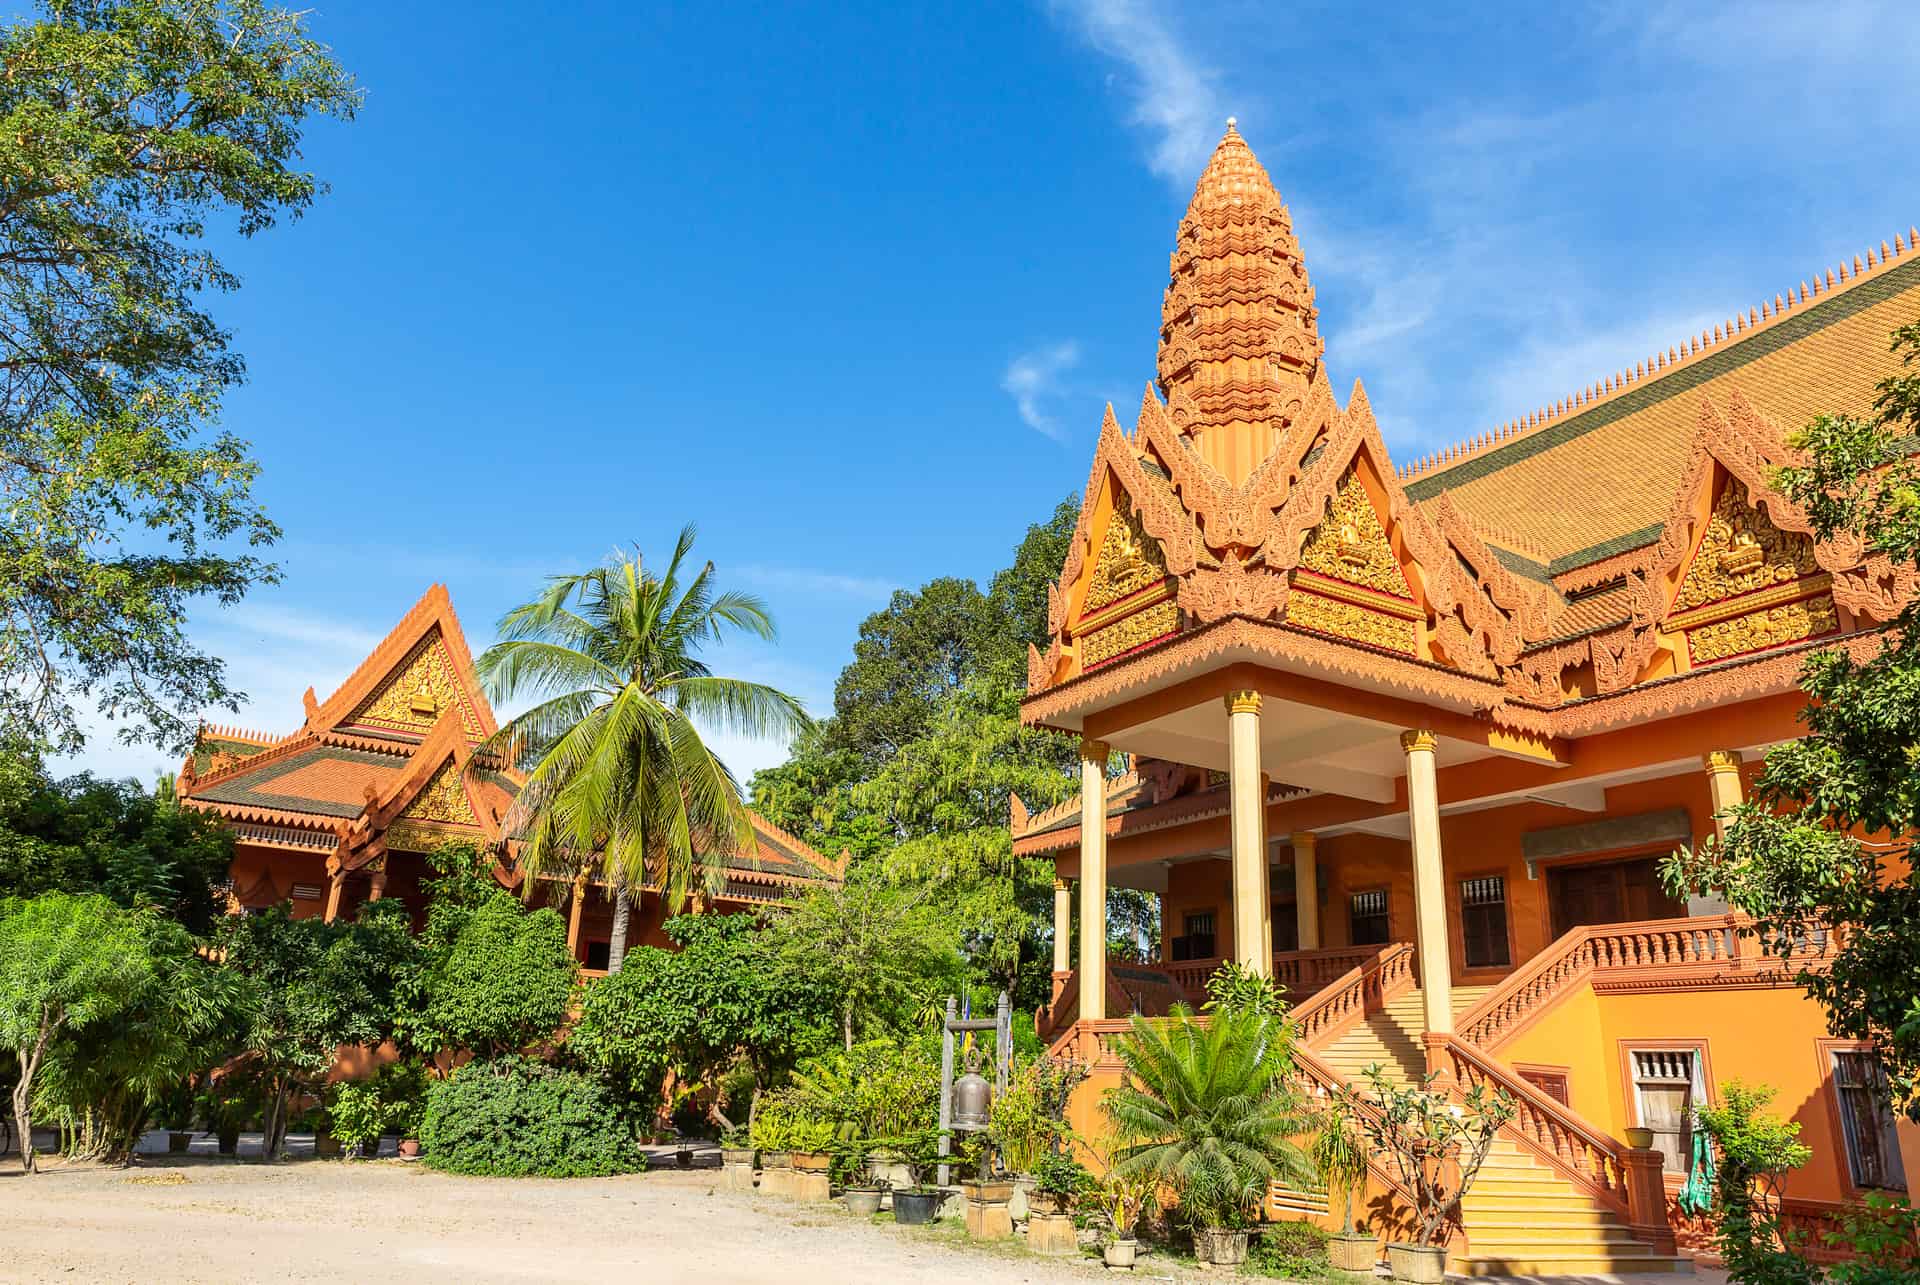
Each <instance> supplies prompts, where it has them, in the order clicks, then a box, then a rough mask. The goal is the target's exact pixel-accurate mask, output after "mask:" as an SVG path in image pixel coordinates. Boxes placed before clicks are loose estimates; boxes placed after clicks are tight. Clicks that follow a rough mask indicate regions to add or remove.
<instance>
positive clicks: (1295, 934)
mask: <svg viewBox="0 0 1920 1285" xmlns="http://www.w3.org/2000/svg"><path fill="white" fill-rule="evenodd" d="M1267 912H1268V913H1269V914H1271V915H1272V916H1273V953H1274V954H1276V955H1285V954H1288V953H1290V952H1292V951H1296V950H1299V949H1300V908H1299V907H1298V906H1296V905H1295V904H1294V901H1293V898H1292V897H1288V898H1287V899H1286V900H1285V901H1276V902H1274V903H1273V904H1271V905H1270V906H1268V907H1267Z"/></svg>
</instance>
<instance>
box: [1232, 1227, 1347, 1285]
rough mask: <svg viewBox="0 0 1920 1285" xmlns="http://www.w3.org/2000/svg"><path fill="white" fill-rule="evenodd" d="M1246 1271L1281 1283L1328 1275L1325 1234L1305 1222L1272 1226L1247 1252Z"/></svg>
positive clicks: (1262, 1232) (1264, 1231)
mask: <svg viewBox="0 0 1920 1285" xmlns="http://www.w3.org/2000/svg"><path fill="white" fill-rule="evenodd" d="M1247 1267H1248V1269H1249V1270H1251V1271H1253V1272H1255V1273H1257V1274H1258V1275H1261V1276H1278V1277H1280V1278H1282V1279H1284V1280H1314V1279H1317V1278H1319V1277H1321V1276H1324V1275H1325V1274H1326V1272H1327V1233H1326V1232H1324V1231H1322V1230H1321V1229H1320V1228H1318V1227H1315V1226H1314V1225H1313V1224H1312V1223H1308V1222H1283V1223H1273V1224H1271V1225H1270V1226H1268V1227H1266V1228H1265V1229H1264V1230H1262V1231H1261V1233H1260V1237H1259V1239H1258V1240H1256V1241H1255V1242H1254V1243H1253V1245H1252V1246H1251V1247H1250V1248H1249V1249H1248V1251H1247Z"/></svg>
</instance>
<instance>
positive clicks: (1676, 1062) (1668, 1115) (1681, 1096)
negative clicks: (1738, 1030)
mask: <svg viewBox="0 0 1920 1285" xmlns="http://www.w3.org/2000/svg"><path fill="white" fill-rule="evenodd" d="M1695 1056H1697V1055H1696V1054H1695V1053H1694V1052H1693V1051H1692V1050H1690V1049H1648V1050H1636V1051H1635V1052H1634V1055H1633V1092H1634V1098H1635V1101H1636V1104H1637V1105H1638V1107H1639V1109H1640V1123H1641V1125H1642V1126H1644V1127H1645V1128H1648V1129H1651V1130H1653V1147H1654V1150H1656V1151H1658V1152H1659V1153H1660V1155H1661V1157H1662V1166H1661V1167H1662V1168H1664V1169H1665V1170H1666V1171H1667V1172H1668V1173H1685V1172H1686V1171H1687V1167H1688V1166H1689V1165H1690V1164H1691V1163H1692V1160H1693V1105H1694V1104H1693V1059H1694V1058H1695Z"/></svg>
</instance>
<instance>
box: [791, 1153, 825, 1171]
mask: <svg viewBox="0 0 1920 1285" xmlns="http://www.w3.org/2000/svg"><path fill="white" fill-rule="evenodd" d="M831 1163H832V1158H831V1157H830V1156H828V1155H827V1153H826V1152H824V1151H796V1152H794V1153H793V1167H794V1168H795V1169H798V1170H800V1171H801V1172H802V1173H825V1172H826V1171H827V1166H828V1165H829V1164H831Z"/></svg>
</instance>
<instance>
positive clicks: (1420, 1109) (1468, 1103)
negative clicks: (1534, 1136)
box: [1343, 1066, 1514, 1285]
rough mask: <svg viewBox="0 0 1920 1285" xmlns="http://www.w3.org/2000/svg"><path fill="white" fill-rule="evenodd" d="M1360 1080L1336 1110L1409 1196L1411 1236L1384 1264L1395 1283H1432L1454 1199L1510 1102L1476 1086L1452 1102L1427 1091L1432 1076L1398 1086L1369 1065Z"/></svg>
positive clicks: (1454, 1214) (1442, 1267)
mask: <svg viewBox="0 0 1920 1285" xmlns="http://www.w3.org/2000/svg"><path fill="white" fill-rule="evenodd" d="M1366 1079H1367V1088H1366V1089H1365V1090H1363V1091H1362V1092H1361V1093H1360V1094H1358V1095H1355V1094H1349V1095H1348V1096H1347V1097H1346V1098H1345V1099H1343V1103H1344V1106H1345V1108H1346V1110H1347V1112H1348V1114H1349V1115H1350V1117H1351V1118H1352V1119H1353V1120H1354V1121H1355V1122H1356V1123H1357V1124H1358V1125H1359V1127H1360V1128H1361V1130H1362V1131H1363V1132H1364V1133H1365V1135H1366V1137H1367V1140H1368V1141H1369V1142H1370V1143H1371V1144H1372V1146H1373V1150H1374V1153H1375V1154H1376V1155H1379V1156H1380V1157H1381V1158H1382V1159H1384V1160H1385V1161H1386V1162H1387V1163H1388V1164H1389V1165H1390V1166H1391V1167H1392V1169H1393V1173H1394V1176H1395V1177H1396V1178H1398V1179H1399V1182H1400V1185H1401V1186H1402V1187H1403V1188H1405V1189H1406V1190H1407V1191H1408V1192H1409V1193H1411V1194H1412V1197H1413V1210H1412V1213H1413V1239H1412V1240H1410V1241H1403V1242H1398V1243H1389V1244H1388V1245H1387V1262H1388V1265H1389V1266H1391V1267H1392V1268H1393V1278H1394V1279H1395V1280H1397V1281H1407V1282H1412V1283H1414V1285H1439V1283H1440V1282H1442V1281H1444V1280H1446V1269H1447V1242H1448V1241H1449V1240H1450V1239H1451V1238H1452V1234H1453V1229H1454V1225H1455V1224H1456V1223H1457V1222H1458V1220H1459V1215H1460V1201H1461V1199H1462V1198H1463V1197H1465V1196H1466V1194H1467V1191H1468V1189H1469V1188H1471V1187H1472V1186H1473V1180H1474V1178H1475V1176H1476V1175H1478V1173H1479V1172H1480V1166H1481V1165H1482V1164H1484V1163H1485V1162H1486V1158H1487V1152H1488V1151H1489V1150H1490V1149H1491V1148H1492V1146H1493V1140H1494V1137H1495V1136H1496V1135H1497V1134H1498V1133H1499V1132H1500V1126H1502V1125H1504V1124H1505V1123H1506V1122H1507V1121H1508V1120H1511V1119H1512V1118H1513V1113H1514V1105H1513V1099H1512V1098H1510V1097H1508V1096H1507V1095H1506V1094H1505V1093H1504V1092H1500V1093H1488V1092H1487V1086H1486V1085H1485V1084H1476V1085H1474V1086H1473V1088H1472V1089H1471V1090H1470V1091H1469V1092H1467V1093H1466V1094H1465V1095H1464V1096H1463V1097H1462V1098H1461V1100H1459V1101H1455V1100H1454V1099H1453V1098H1452V1097H1450V1096H1449V1095H1448V1094H1446V1093H1441V1092H1436V1091H1435V1090H1434V1089H1433V1080H1434V1075H1433V1073H1432V1072H1428V1073H1427V1074H1426V1075H1423V1076H1421V1077H1420V1079H1419V1080H1418V1081H1417V1082H1415V1083H1414V1084H1411V1085H1405V1086H1402V1085H1397V1084H1395V1083H1393V1082H1392V1081H1391V1080H1389V1079H1387V1077H1386V1074H1385V1073H1384V1072H1383V1071H1382V1070H1381V1069H1380V1068H1379V1067H1377V1066H1373V1067H1368V1068H1367V1071H1366Z"/></svg>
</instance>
